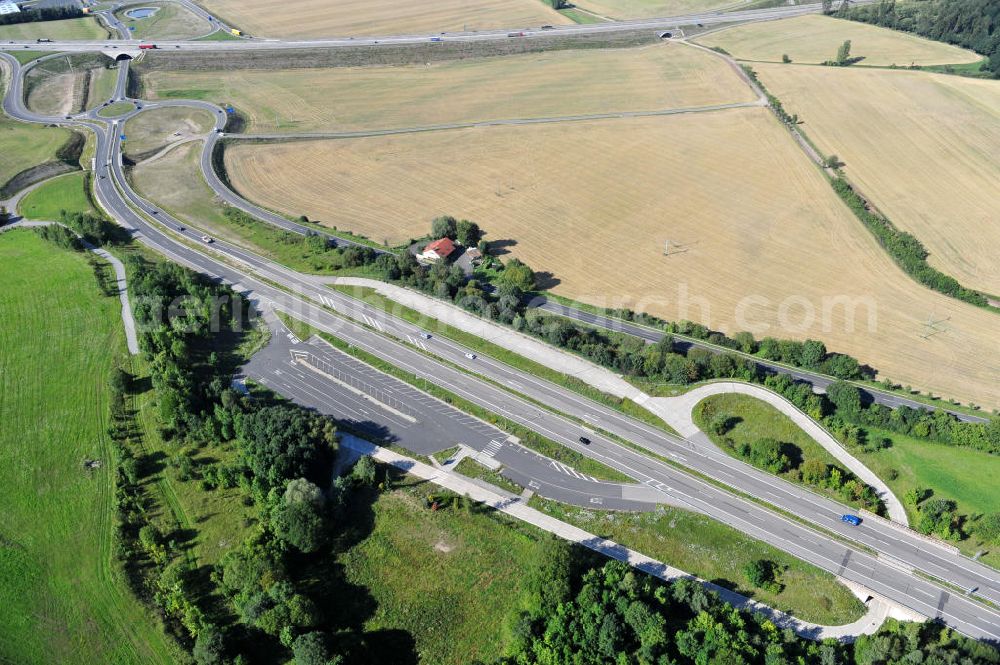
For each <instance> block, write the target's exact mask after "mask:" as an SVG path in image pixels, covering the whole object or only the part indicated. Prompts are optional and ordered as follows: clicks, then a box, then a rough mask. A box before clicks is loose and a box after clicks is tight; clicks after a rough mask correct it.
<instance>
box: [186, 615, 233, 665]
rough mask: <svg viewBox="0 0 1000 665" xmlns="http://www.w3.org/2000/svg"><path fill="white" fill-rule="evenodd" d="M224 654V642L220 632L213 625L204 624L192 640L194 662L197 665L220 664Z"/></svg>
mask: <svg viewBox="0 0 1000 665" xmlns="http://www.w3.org/2000/svg"><path fill="white" fill-rule="evenodd" d="M225 654H226V643H225V638H224V637H223V635H222V632H220V631H219V629H218V628H216V627H215V626H214V625H212V626H206V627H205V628H204V629H203V630H202V631H201V632H200V633H199V634H198V638H197V639H196V640H195V642H194V650H193V651H192V654H191V655H192V656H194V662H195V663H197V664H198V665H222V663H223V661H224V658H225Z"/></svg>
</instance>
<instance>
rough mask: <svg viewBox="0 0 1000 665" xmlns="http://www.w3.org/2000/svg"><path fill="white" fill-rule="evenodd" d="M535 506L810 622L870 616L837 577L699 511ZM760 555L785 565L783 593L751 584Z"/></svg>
mask: <svg viewBox="0 0 1000 665" xmlns="http://www.w3.org/2000/svg"><path fill="white" fill-rule="evenodd" d="M529 505H530V506H532V507H534V508H537V509H539V510H541V511H543V512H545V513H548V514H549V515H552V516H553V517H556V518H558V519H561V520H563V521H565V522H569V523H570V524H574V525H576V526H578V527H580V528H581V529H586V530H587V531H589V532H590V533H593V534H596V535H598V536H602V537H604V538H608V539H610V540H613V541H615V542H617V543H620V544H622V545H624V546H626V547H629V548H632V549H635V550H637V551H639V552H642V553H643V554H645V555H647V556H651V557H653V558H654V559H658V560H660V561H662V562H664V563H666V564H669V565H672V566H676V567H677V568H680V569H681V570H684V571H687V572H689V573H693V574H695V575H697V576H698V577H701V578H702V579H707V580H711V581H713V582H716V583H718V584H721V585H722V586H726V587H730V588H734V589H735V590H736V591H739V592H740V593H742V594H745V595H748V596H752V597H753V598H755V599H756V600H759V601H761V602H764V603H767V604H768V605H770V606H772V607H775V608H777V609H780V610H784V611H786V612H789V613H791V614H794V615H795V616H797V617H800V618H802V619H804V620H806V621H813V622H816V623H821V624H834V625H836V624H845V623H849V622H851V621H854V620H856V619H858V618H859V617H860V616H861V615H862V614H864V607H863V606H862V605H861V603H860V602H859V601H858V600H857V599H856V598H855V597H854V596H853V595H852V594H851V592H850V591H848V589H847V587H845V586H844V585H842V584H840V583H839V582H837V581H836V580H835V579H834V577H833V575H831V574H829V573H826V572H824V571H822V570H820V569H819V568H816V567H814V566H812V565H810V564H807V563H805V562H803V561H800V560H799V559H796V558H795V557H793V556H792V555H790V554H786V553H785V552H782V551H781V550H779V549H776V548H774V547H772V546H770V545H768V544H766V543H763V542H761V541H759V540H755V539H753V538H750V537H749V536H746V535H744V534H742V533H740V532H739V531H737V530H735V529H733V528H731V527H728V526H726V525H724V524H722V523H720V522H716V521H714V520H712V519H709V518H708V517H704V516H702V515H698V514H696V513H692V512H688V511H686V510H680V509H677V508H670V507H667V506H660V507H659V508H658V509H657V510H656V511H655V512H649V513H614V512H603V511H594V510H585V509H583V508H573V507H570V506H566V505H564V504H561V503H556V502H555V501H549V500H547V499H542V498H540V497H538V496H534V497H532V498H531V500H530V501H529ZM754 559H769V560H771V561H774V562H775V563H777V564H778V565H779V566H781V567H782V568H784V569H785V570H784V572H783V573H782V576H781V577H782V582H783V583H784V585H785V588H784V589H783V590H782V591H781V592H780V593H777V594H775V593H771V592H769V591H764V590H762V589H753V588H747V585H746V579H745V578H744V576H743V572H742V571H743V567H744V566H745V565H746V564H747V563H749V562H750V561H752V560H754Z"/></svg>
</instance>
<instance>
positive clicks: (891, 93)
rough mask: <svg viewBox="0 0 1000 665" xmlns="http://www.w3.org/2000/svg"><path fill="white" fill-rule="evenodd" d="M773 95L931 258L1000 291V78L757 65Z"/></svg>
mask: <svg viewBox="0 0 1000 665" xmlns="http://www.w3.org/2000/svg"><path fill="white" fill-rule="evenodd" d="M755 68H756V70H757V72H758V74H759V75H760V77H761V80H763V81H764V83H765V84H766V85H767V86H768V89H769V90H770V91H771V92H772V93H773V94H775V95H777V96H778V98H779V99H781V100H782V102H783V103H784V105H785V108H786V109H788V111H789V113H797V114H798V115H799V117H800V118H802V119H803V121H804V124H803V125H802V128H803V130H804V131H805V132H806V133H807V134H808V135H809V137H810V138H811V139H812V140H813V141H814V142H815V144H816V145H817V147H819V149H820V150H822V151H823V152H824V153H826V154H836V155H837V156H838V157H839V158H840V159H841V160H842V161H843V162H844V163H845V166H844V171H845V173H846V174H847V176H848V177H849V178H850V179H851V181H853V182H854V183H856V184H857V185H858V187H859V188H860V190H861V191H862V192H864V194H865V196H867V197H868V198H869V199H870V200H871V201H872V202H873V203H874V204H875V205H876V206H878V208H879V209H880V210H882V212H884V213H885V214H886V215H888V217H889V218H890V219H891V220H892V221H893V222H894V223H895V224H896V225H897V226H898V227H899V228H901V229H903V230H906V231H909V232H911V233H913V234H914V235H915V236H917V238H919V239H920V240H921V241H922V242H923V243H924V246H925V247H926V248H927V249H928V250H929V251H930V253H931V254H930V257H929V259H928V260H929V261H930V263H931V265H933V266H934V267H936V268H938V269H939V270H941V271H943V272H945V273H947V274H949V275H952V276H953V277H955V278H956V279H958V280H959V281H960V282H961V283H962V284H964V285H966V286H969V287H972V288H975V289H981V290H984V291H986V292H987V293H993V294H1000V261H997V255H996V248H997V247H1000V81H991V80H979V79H969V78H962V77H958V76H947V75H944V74H931V73H927V72H910V71H885V70H872V69H867V70H862V69H853V68H852V69H843V68H839V67H838V68H826V67H796V66H783V65H758V66H756V67H755Z"/></svg>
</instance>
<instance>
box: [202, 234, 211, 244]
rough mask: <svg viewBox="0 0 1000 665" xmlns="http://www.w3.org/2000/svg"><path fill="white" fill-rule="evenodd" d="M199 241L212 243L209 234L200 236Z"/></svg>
mask: <svg viewBox="0 0 1000 665" xmlns="http://www.w3.org/2000/svg"><path fill="white" fill-rule="evenodd" d="M201 241H202V242H203V243H206V244H211V243H212V237H211V236H202V237H201Z"/></svg>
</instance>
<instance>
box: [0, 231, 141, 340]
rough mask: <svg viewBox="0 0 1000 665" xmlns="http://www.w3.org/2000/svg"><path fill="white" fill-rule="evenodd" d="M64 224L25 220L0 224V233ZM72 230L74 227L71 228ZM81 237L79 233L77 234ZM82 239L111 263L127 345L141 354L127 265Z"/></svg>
mask: <svg viewBox="0 0 1000 665" xmlns="http://www.w3.org/2000/svg"><path fill="white" fill-rule="evenodd" d="M53 225H58V226H63V227H64V228H68V227H65V225H64V224H60V223H59V222H25V221H17V222H14V223H12V224H6V225H4V226H0V233H2V232H5V231H10V230H13V229H30V228H37V227H40V226H53ZM70 230H71V231H72V229H70ZM77 237H79V235H78V236H77ZM80 240H81V241H82V242H83V246H84V247H85V248H86V249H87V250H88V251H90V252H93V253H94V254H96V255H97V256H99V257H101V258H102V259H104V260H105V261H107V262H108V263H110V264H111V267H112V268H114V271H115V288H116V289H117V292H118V300H120V301H121V304H122V323H123V324H124V326H125V345H126V346H127V347H128V352H129V354H130V355H133V356H137V355H139V337H138V335H137V334H136V330H135V317H134V316H133V315H132V303H131V302H130V301H129V298H128V285H127V283H126V281H125V265H124V264H123V263H122V262H121V261H119V260H118V258H117V257H115V256H113V255H112V254H111V253H110V252H108V251H106V250H103V249H101V248H99V247H94V246H93V245H91V244H90V243H89V242H87V241H86V240H84V239H83V238H82V237H81V238H80Z"/></svg>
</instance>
